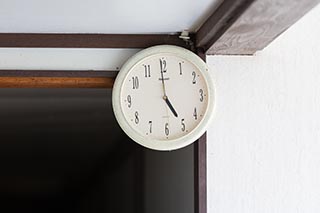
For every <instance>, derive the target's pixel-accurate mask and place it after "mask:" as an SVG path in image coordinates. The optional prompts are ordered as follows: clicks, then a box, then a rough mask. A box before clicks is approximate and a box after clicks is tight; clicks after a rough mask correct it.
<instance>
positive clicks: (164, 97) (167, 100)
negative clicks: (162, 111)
mask: <svg viewBox="0 0 320 213" xmlns="http://www.w3.org/2000/svg"><path fill="white" fill-rule="evenodd" d="M163 100H164V101H165V102H166V104H167V105H168V107H169V109H170V110H171V112H172V113H173V115H174V116H175V117H178V114H177V112H176V110H175V109H174V108H173V106H172V104H171V102H170V101H169V98H168V97H167V96H166V95H165V96H163Z"/></svg>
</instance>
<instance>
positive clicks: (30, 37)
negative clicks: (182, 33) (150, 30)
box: [0, 33, 190, 49]
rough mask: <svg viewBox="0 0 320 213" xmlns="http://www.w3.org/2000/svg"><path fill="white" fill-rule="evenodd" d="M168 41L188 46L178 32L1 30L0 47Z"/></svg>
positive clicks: (138, 44)
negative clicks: (34, 31) (64, 32)
mask: <svg viewBox="0 0 320 213" xmlns="http://www.w3.org/2000/svg"><path fill="white" fill-rule="evenodd" d="M161 44H171V45H177V46H181V47H185V48H188V49H189V47H190V46H189V44H187V43H186V42H185V41H183V40H182V39H180V38H179V35H178V34H60V33H59V34H55V33H0V47H6V48H8V47H10V48H137V49H142V48H147V47H150V46H154V45H161Z"/></svg>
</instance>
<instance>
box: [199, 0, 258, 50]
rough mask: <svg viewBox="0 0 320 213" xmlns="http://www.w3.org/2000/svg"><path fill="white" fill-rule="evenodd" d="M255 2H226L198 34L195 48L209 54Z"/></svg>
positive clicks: (236, 0) (245, 0) (238, 0)
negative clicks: (213, 46)
mask: <svg viewBox="0 0 320 213" xmlns="http://www.w3.org/2000/svg"><path fill="white" fill-rule="evenodd" d="M253 1H254V0H224V1H223V2H222V3H221V4H220V6H219V7H218V8H217V9H216V10H215V11H213V13H212V15H211V16H210V17H209V18H208V19H207V20H206V21H205V22H204V24H203V25H202V26H201V27H200V28H199V30H198V31H197V33H196V38H195V46H196V48H198V49H201V50H202V51H204V52H207V51H208V50H209V49H210V48H211V46H212V45H213V44H214V43H215V42H216V41H217V40H218V39H219V38H220V37H221V36H222V35H223V34H224V32H225V31H226V30H227V29H228V28H229V27H230V26H231V25H232V24H233V23H234V22H235V21H236V20H237V19H238V18H239V16H240V15H241V14H242V13H244V11H245V10H246V9H247V8H248V7H249V6H250V5H251V4H252V2H253Z"/></svg>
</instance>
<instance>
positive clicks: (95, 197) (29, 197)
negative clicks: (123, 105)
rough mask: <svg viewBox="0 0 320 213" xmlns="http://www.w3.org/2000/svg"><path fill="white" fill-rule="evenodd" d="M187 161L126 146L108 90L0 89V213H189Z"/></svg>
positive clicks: (189, 156)
mask: <svg viewBox="0 0 320 213" xmlns="http://www.w3.org/2000/svg"><path fill="white" fill-rule="evenodd" d="M193 158H194V153H193V145H190V146H188V147H186V148H184V149H181V150H179V151H172V152H157V151H152V150H149V149H146V148H144V147H142V146H140V145H138V144H136V143H135V142H133V141H131V140H130V139H129V138H128V137H127V136H126V135H125V134H124V133H123V132H122V130H121V129H120V127H119V126H118V124H117V122H116V120H115V118H114V115H113V111H112V106H111V90H110V89H0V168H1V170H0V202H1V205H0V212H41V213H43V212H69V213H72V212H90V213H95V212H97V213H100V212H117V213H121V212H126V213H130V212H137V213H143V212H147V213H149V212H150V213H157V212H159V213H160V212H161V213H164V212H165V213H170V212H174V213H177V212H184V213H188V212H194V176H193V175H194V174H193V173H194V165H193Z"/></svg>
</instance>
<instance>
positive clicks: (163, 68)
mask: <svg viewBox="0 0 320 213" xmlns="http://www.w3.org/2000/svg"><path fill="white" fill-rule="evenodd" d="M160 70H161V72H162V73H166V72H167V62H166V60H164V59H160Z"/></svg>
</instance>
